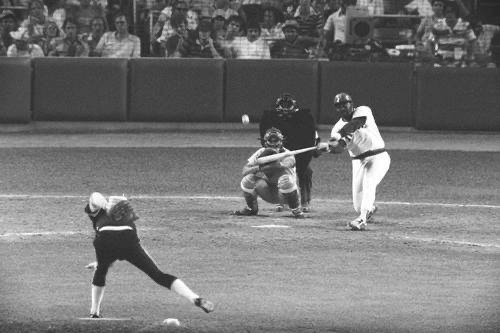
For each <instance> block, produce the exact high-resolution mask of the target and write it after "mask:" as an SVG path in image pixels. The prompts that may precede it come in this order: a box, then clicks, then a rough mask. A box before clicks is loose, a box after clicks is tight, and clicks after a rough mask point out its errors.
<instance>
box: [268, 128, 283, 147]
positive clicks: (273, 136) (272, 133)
mask: <svg viewBox="0 0 500 333" xmlns="http://www.w3.org/2000/svg"><path fill="white" fill-rule="evenodd" d="M264 147H266V148H273V149H281V148H282V147H283V134H281V131H280V130H279V129H277V128H275V127H271V128H270V129H268V130H267V131H266V134H264Z"/></svg>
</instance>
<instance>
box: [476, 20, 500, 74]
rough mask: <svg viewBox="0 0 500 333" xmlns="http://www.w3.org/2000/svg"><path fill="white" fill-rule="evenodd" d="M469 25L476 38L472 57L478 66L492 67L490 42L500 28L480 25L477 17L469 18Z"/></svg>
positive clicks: (492, 25) (491, 25)
mask: <svg viewBox="0 0 500 333" xmlns="http://www.w3.org/2000/svg"><path fill="white" fill-rule="evenodd" d="M470 24H471V26H472V29H473V31H474V34H475V35H476V37H477V40H476V43H475V44H474V50H473V55H474V59H475V61H476V63H477V64H478V65H480V66H489V67H493V63H492V59H491V41H492V38H493V36H494V35H495V34H497V33H499V32H500V26H498V25H495V24H482V22H481V20H480V19H479V18H477V17H474V18H471V21H470Z"/></svg>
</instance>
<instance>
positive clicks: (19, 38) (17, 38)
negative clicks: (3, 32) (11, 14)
mask: <svg viewBox="0 0 500 333" xmlns="http://www.w3.org/2000/svg"><path fill="white" fill-rule="evenodd" d="M10 35H11V36H12V38H13V39H14V43H13V44H12V45H10V46H9V48H8V49H7V56H8V57H30V58H36V57H44V56H45V55H44V54H43V50H42V48H41V47H40V45H37V44H35V43H32V42H31V40H30V34H29V31H28V29H27V28H25V27H20V28H19V29H17V30H16V31H11V32H10Z"/></svg>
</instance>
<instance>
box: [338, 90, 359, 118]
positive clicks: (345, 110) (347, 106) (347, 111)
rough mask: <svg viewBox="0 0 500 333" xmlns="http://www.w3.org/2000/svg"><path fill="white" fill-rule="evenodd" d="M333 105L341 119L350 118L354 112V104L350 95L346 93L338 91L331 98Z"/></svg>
mask: <svg viewBox="0 0 500 333" xmlns="http://www.w3.org/2000/svg"><path fill="white" fill-rule="evenodd" d="M333 105H334V106H335V109H336V110H337V112H338V113H340V116H341V117H342V119H344V120H346V121H349V120H351V118H352V114H353V112H354V105H353V103H352V97H351V96H350V95H348V94H346V93H339V94H337V95H335V97H334V98H333Z"/></svg>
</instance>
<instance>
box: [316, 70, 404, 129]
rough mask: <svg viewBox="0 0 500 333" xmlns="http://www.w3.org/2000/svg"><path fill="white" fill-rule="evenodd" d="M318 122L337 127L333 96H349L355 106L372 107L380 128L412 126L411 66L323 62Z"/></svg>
mask: <svg viewBox="0 0 500 333" xmlns="http://www.w3.org/2000/svg"><path fill="white" fill-rule="evenodd" d="M320 77H321V81H320V82H321V83H320V94H321V101H320V105H321V109H320V115H319V122H320V123H321V124H332V125H333V124H334V123H335V122H336V121H337V120H338V119H339V117H338V115H337V114H336V112H335V110H334V109H333V97H334V96H335V95H336V94H337V93H339V92H346V93H348V94H350V95H351V96H352V98H353V100H354V104H355V105H356V106H360V105H367V106H369V107H370V108H371V109H372V111H373V114H374V116H375V120H376V122H377V124H378V125H379V126H412V125H413V112H412V103H411V98H412V94H411V89H412V65H411V64H409V63H361V62H359V63H358V62H337V61H334V62H321V63H320Z"/></svg>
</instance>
